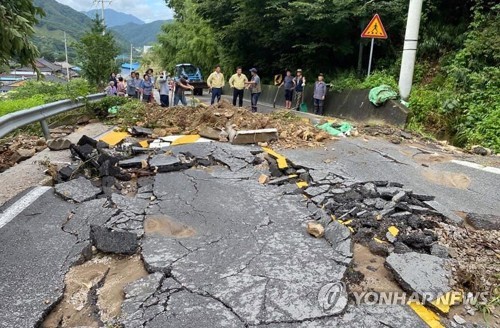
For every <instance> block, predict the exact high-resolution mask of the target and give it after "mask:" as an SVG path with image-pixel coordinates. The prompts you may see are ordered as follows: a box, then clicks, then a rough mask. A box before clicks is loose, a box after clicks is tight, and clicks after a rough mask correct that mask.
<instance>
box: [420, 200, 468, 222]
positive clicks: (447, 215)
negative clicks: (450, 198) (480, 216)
mask: <svg viewBox="0 0 500 328" xmlns="http://www.w3.org/2000/svg"><path fill="white" fill-rule="evenodd" d="M425 204H427V205H428V206H430V207H432V208H433V209H434V210H436V211H438V212H439V213H440V214H441V215H442V216H443V217H445V218H446V219H447V220H448V221H449V222H450V223H452V224H456V225H463V224H464V219H463V218H461V217H459V216H458V215H456V214H455V213H453V212H452V211H450V210H449V209H448V208H446V207H444V206H443V205H441V204H440V203H438V202H436V201H434V200H430V201H425Z"/></svg>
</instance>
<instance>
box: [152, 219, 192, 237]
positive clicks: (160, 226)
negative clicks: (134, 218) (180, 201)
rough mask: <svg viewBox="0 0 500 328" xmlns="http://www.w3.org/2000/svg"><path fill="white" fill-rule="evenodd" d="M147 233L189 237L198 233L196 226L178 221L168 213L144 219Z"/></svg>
mask: <svg viewBox="0 0 500 328" xmlns="http://www.w3.org/2000/svg"><path fill="white" fill-rule="evenodd" d="M144 233H145V234H146V235H160V236H165V237H176V238H189V237H192V236H194V235H195V234H196V230H194V228H192V227H190V226H188V225H186V224H184V223H181V222H177V221H175V220H174V219H172V218H171V217H169V216H168V215H150V216H146V219H145V220H144Z"/></svg>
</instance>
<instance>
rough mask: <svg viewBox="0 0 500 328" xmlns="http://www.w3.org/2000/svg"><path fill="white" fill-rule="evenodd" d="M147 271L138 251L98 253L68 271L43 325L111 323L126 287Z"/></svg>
mask: <svg viewBox="0 0 500 328" xmlns="http://www.w3.org/2000/svg"><path fill="white" fill-rule="evenodd" d="M146 275H147V272H146V270H145V269H144V264H143V263H142V261H141V259H140V257H139V256H138V255H134V256H117V255H103V254H97V255H95V256H94V257H93V258H92V259H91V260H89V261H87V262H85V263H83V264H81V265H78V266H74V267H73V268H71V269H70V270H69V271H68V273H67V274H66V277H65V279H64V283H65V291H64V295H63V298H62V300H61V302H60V303H59V304H58V305H57V306H56V307H55V308H54V309H53V310H52V311H51V312H50V313H49V315H48V316H47V318H46V319H45V321H44V322H43V323H42V325H41V327H43V328H55V327H61V328H65V327H68V328H69V327H103V326H105V325H106V324H112V322H113V320H114V319H115V318H117V317H118V316H119V315H120V311H121V310H120V308H121V304H122V302H123V299H124V294H123V287H124V286H126V285H127V284H129V283H131V282H133V281H135V280H137V279H139V278H141V277H144V276H146Z"/></svg>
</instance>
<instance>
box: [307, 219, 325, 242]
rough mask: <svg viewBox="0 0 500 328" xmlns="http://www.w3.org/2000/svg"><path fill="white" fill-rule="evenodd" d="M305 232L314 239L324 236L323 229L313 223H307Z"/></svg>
mask: <svg viewBox="0 0 500 328" xmlns="http://www.w3.org/2000/svg"><path fill="white" fill-rule="evenodd" d="M307 232H308V233H309V234H310V235H311V236H314V237H316V238H321V237H323V235H324V234H325V228H323V226H322V225H321V224H319V223H316V222H314V221H311V222H307Z"/></svg>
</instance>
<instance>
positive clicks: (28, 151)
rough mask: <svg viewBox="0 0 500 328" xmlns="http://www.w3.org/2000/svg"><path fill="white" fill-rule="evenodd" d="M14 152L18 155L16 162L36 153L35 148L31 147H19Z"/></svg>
mask: <svg viewBox="0 0 500 328" xmlns="http://www.w3.org/2000/svg"><path fill="white" fill-rule="evenodd" d="M16 152H17V154H18V155H19V159H18V160H17V161H18V162H20V161H24V160H26V159H28V158H31V157H33V156H35V154H36V150H35V149H33V148H19V149H18V150H16Z"/></svg>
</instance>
